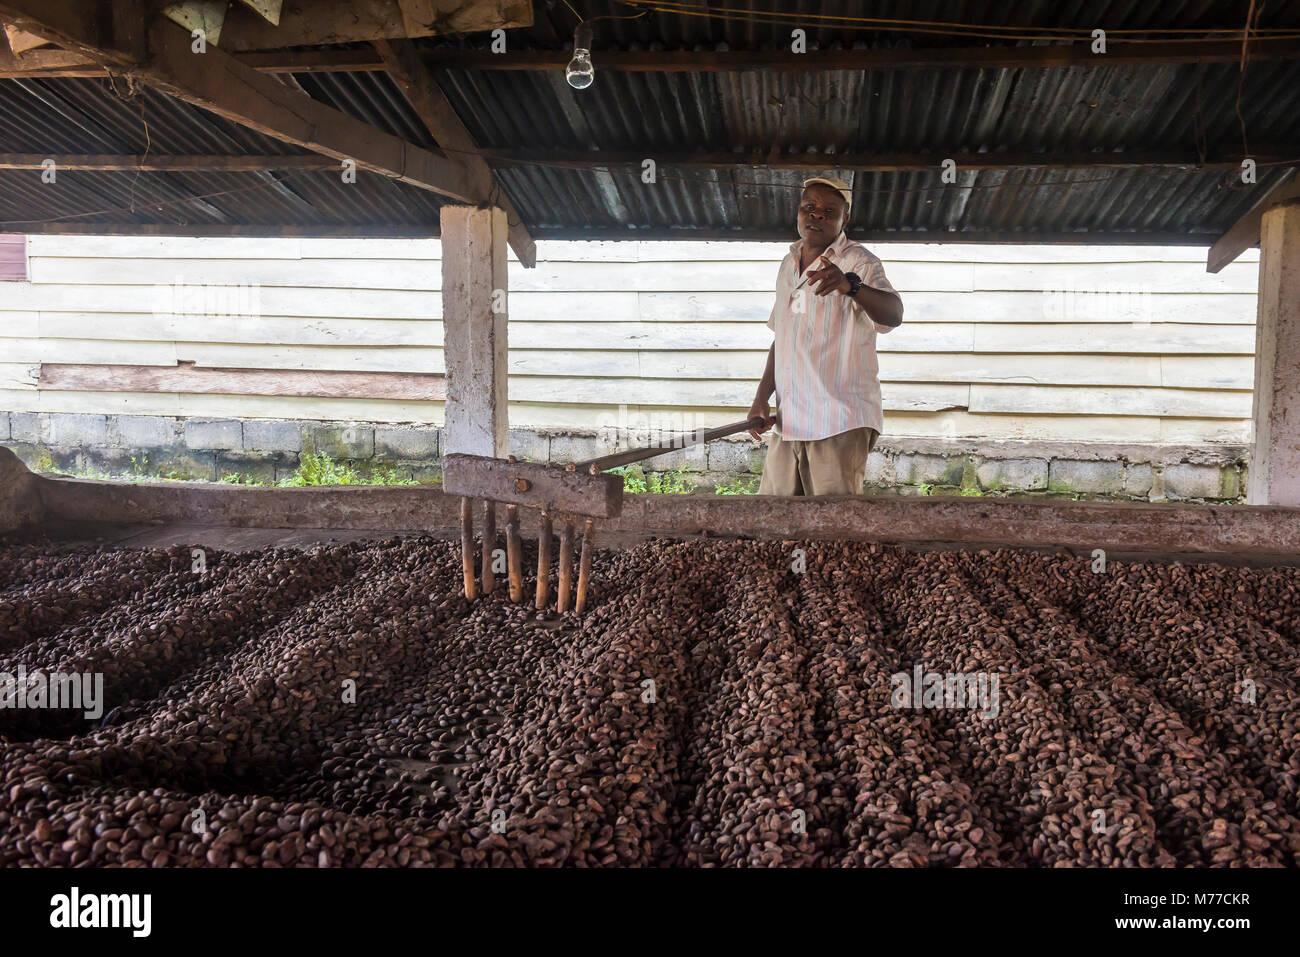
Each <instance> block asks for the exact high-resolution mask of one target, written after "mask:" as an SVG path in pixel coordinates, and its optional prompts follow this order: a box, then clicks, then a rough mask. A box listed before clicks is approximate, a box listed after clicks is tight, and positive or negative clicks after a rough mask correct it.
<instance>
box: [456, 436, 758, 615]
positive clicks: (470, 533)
mask: <svg viewBox="0 0 1300 957" xmlns="http://www.w3.org/2000/svg"><path fill="white" fill-rule="evenodd" d="M766 427H767V423H765V421H764V420H763V419H762V418H754V419H746V420H745V421H743V422H732V423H731V424H730V425H722V426H718V427H717V428H715V429H708V430H705V431H699V432H696V433H695V434H694V435H692V436H690V437H684V438H681V439H680V440H679V441H674V442H673V443H672V444H671V445H670V446H668V448H687V447H688V446H691V445H699V444H701V443H705V442H711V441H713V440H714V439H721V438H725V437H726V436H728V435H735V434H736V433H738V432H744V431H746V430H752V429H765V428H766ZM667 450H668V449H667V448H665V447H664V446H662V445H651V446H647V447H643V448H638V449H629V450H627V451H625V452H616V453H614V454H612V455H604V456H601V457H600V458H595V459H589V460H587V461H585V462H579V463H574V464H573V465H568V466H565V467H564V468H558V467H556V466H553V465H542V464H539V463H537V462H519V461H516V460H515V457H514V456H513V455H512V456H510V457H509V458H506V459H494V458H490V457H488V456H483V455H464V454H460V453H452V454H451V455H448V456H447V457H446V459H445V460H444V461H443V467H442V488H443V491H444V492H447V493H449V494H451V495H459V496H461V500H460V546H461V560H462V562H463V565H464V570H465V597H466V598H468V599H469V600H470V601H473V600H474V599H475V598H476V597H477V595H478V591H477V582H476V581H475V578H474V564H475V563H474V500H475V499H476V498H481V499H484V500H485V501H484V514H483V519H484V526H483V564H482V571H481V577H482V579H483V594H485V595H490V594H491V593H492V590H493V588H494V587H495V580H494V576H493V571H492V549H493V547H494V546H495V545H496V503H497V502H505V503H506V511H507V516H508V520H507V522H506V571H507V574H508V575H509V578H510V600H511V601H522V600H523V597H524V579H523V571H522V567H521V566H522V562H523V557H522V555H521V553H520V543H519V507H520V506H521V505H523V506H527V507H531V508H539V509H541V510H542V521H541V539H540V541H539V543H538V549H537V595H536V598H535V603H536V605H537V610H538V611H539V612H544V611H546V609H547V605H548V604H549V601H550V589H551V536H552V534H553V531H554V529H553V519H554V517H555V516H557V515H558V516H559V517H560V518H561V520H562V521H563V525H562V526H561V528H560V569H559V572H560V588H559V592H558V593H557V595H556V599H555V608H556V611H558V612H561V613H563V612H566V611H568V610H569V597H570V592H571V590H572V586H573V535H574V521H575V519H574V516H584V517H585V522H584V525H583V529H582V558H581V560H580V561H579V564H578V594H577V600H576V602H575V605H574V610H575V611H577V612H578V613H580V614H581V612H582V610H583V609H584V608H585V607H586V605H587V587H588V585H589V584H590V582H591V555H592V550H593V548H594V546H593V544H592V543H593V541H594V540H595V532H596V528H595V523H594V522H593V519H596V518H614V517H615V516H617V515H619V514H621V513H622V511H623V479H622V478H621V477H619V476H617V475H609V474H607V473H606V471H605V470H606V469H610V468H614V467H616V466H619V465H629V464H631V463H632V462H639V461H643V460H645V459H650V458H654V457H655V456H656V455H662V454H663V453H664V452H665V451H667Z"/></svg>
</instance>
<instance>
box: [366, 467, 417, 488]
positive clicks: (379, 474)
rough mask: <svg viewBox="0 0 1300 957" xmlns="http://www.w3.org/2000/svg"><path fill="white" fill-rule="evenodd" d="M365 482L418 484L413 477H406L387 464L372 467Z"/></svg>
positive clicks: (374, 483) (370, 483)
mask: <svg viewBox="0 0 1300 957" xmlns="http://www.w3.org/2000/svg"><path fill="white" fill-rule="evenodd" d="M366 484H368V485H419V484H420V483H419V482H417V481H416V480H415V479H413V478H407V477H406V476H405V475H402V474H401V473H400V472H398V471H397V469H395V468H392V467H391V466H389V467H387V468H376V469H373V470H372V471H371V473H370V476H369V478H368V479H367V480H366Z"/></svg>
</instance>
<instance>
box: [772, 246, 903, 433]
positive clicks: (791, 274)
mask: <svg viewBox="0 0 1300 957" xmlns="http://www.w3.org/2000/svg"><path fill="white" fill-rule="evenodd" d="M802 245H803V243H802V241H800V242H797V243H794V244H793V245H792V246H791V247H790V252H789V254H788V255H787V256H786V257H785V259H784V260H783V261H782V262H781V269H780V271H779V272H778V273H777V279H776V304H775V305H774V306H773V307H772V315H771V317H770V318H769V319H768V320H767V327H768V328H769V329H771V330H772V332H773V333H774V334H775V345H776V402H777V411H778V415H779V421H778V424H777V425H776V427H775V429H776V431H777V432H779V433H780V435H781V437H782V438H783V439H787V440H790V441H805V442H806V441H813V440H815V439H825V438H829V437H831V436H832V435H839V434H840V433H841V432H848V431H849V430H850V429H860V428H864V427H866V428H872V429H875V430H876V431H877V432H883V431H884V429H883V428H882V426H883V424H884V423H883V419H884V414H883V411H882V408H881V403H880V368H879V365H878V363H877V361H876V334H877V333H886V332H889V331H891V329H892V327H890V326H882V325H879V324H878V323H876V322H873V321H872V319H871V318H870V317H869V316H868V315H867V313H866V310H864V309H863V308H862V307H861V306H860V305H858V304H857V303H856V302H855V301H854V300H852V299H850V298H849V297H848V296H845V295H843V294H842V293H838V292H833V293H831V294H829V295H827V296H818V295H816V294H814V293H813V291H812V287H813V285H814V283H813V282H812V281H811V280H809V281H808V282H805V283H804V284H803V285H802V287H799V283H800V280H802V279H803V278H804V275H805V274H806V273H807V272H812V271H814V270H816V269H817V268H818V260H816V259H814V260H813V261H812V262H811V263H810V264H809V266H808V269H807V270H805V273H803V274H801V273H800V272H799V252H800V247H801V246H802ZM823 255H825V256H826V257H827V258H828V259H829V260H830V261H831V262H833V263H834V264H835V265H836V266H838V267H839V268H840V269H841V270H842V271H844V272H846V273H848V272H851V273H856V274H857V275H859V276H861V277H862V284H863V285H864V286H870V287H871V288H872V289H879V290H882V291H884V292H890V293H893V294H894V295H898V293H897V292H896V291H895V290H894V287H893V286H891V285H890V284H889V280H888V279H886V278H885V267H884V266H883V265H881V262H880V260H879V259H877V258H876V257H875V256H874V255H872V254H871V253H869V252H868V251H867V250H866V248H865V247H864V246H863V245H862V244H861V243H855V242H852V241H850V240H849V238H848V237H847V236H846V235H844V234H843V233H841V234H840V236H839V238H838V239H836V241H835V242H833V243H831V245H830V246H829V247H827V249H826V251H825V253H823ZM818 258H820V257H818ZM796 287H799V288H796Z"/></svg>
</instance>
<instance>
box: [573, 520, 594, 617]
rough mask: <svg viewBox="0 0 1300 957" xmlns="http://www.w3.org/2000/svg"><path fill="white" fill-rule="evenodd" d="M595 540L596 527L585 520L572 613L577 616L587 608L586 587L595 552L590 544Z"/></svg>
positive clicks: (589, 580)
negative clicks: (575, 596) (576, 591)
mask: <svg viewBox="0 0 1300 957" xmlns="http://www.w3.org/2000/svg"><path fill="white" fill-rule="evenodd" d="M595 538H596V526H595V524H594V523H593V522H592V521H591V519H587V523H586V524H585V525H584V526H583V527H582V559H581V560H580V562H579V565H578V601H577V604H576V605H575V606H574V609H573V610H574V611H576V612H577V613H578V614H579V615H581V614H582V610H583V609H584V608H586V607H587V585H588V584H589V583H590V582H591V553H592V552H593V551H594V550H595V546H594V545H593V544H592V542H593V540H594V539H595Z"/></svg>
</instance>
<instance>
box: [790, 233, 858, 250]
mask: <svg viewBox="0 0 1300 957" xmlns="http://www.w3.org/2000/svg"><path fill="white" fill-rule="evenodd" d="M851 242H852V240H851V239H849V234H848V232H847V231H845V230H840V234H839V235H838V236H836V237H835V241H834V242H833V243H831V244H830V245H829V246H827V247H826V249H825V250H823V252H822V255H823V256H824V255H826V254H827V253H840V252H843V251H844V247H845V246H847V245H848V244H849V243H851ZM802 248H803V239H796V240H795V241H794V242H793V243H791V244H790V252H792V253H794V254H795V255H798V254H799V251H800V250H801V249H802Z"/></svg>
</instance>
